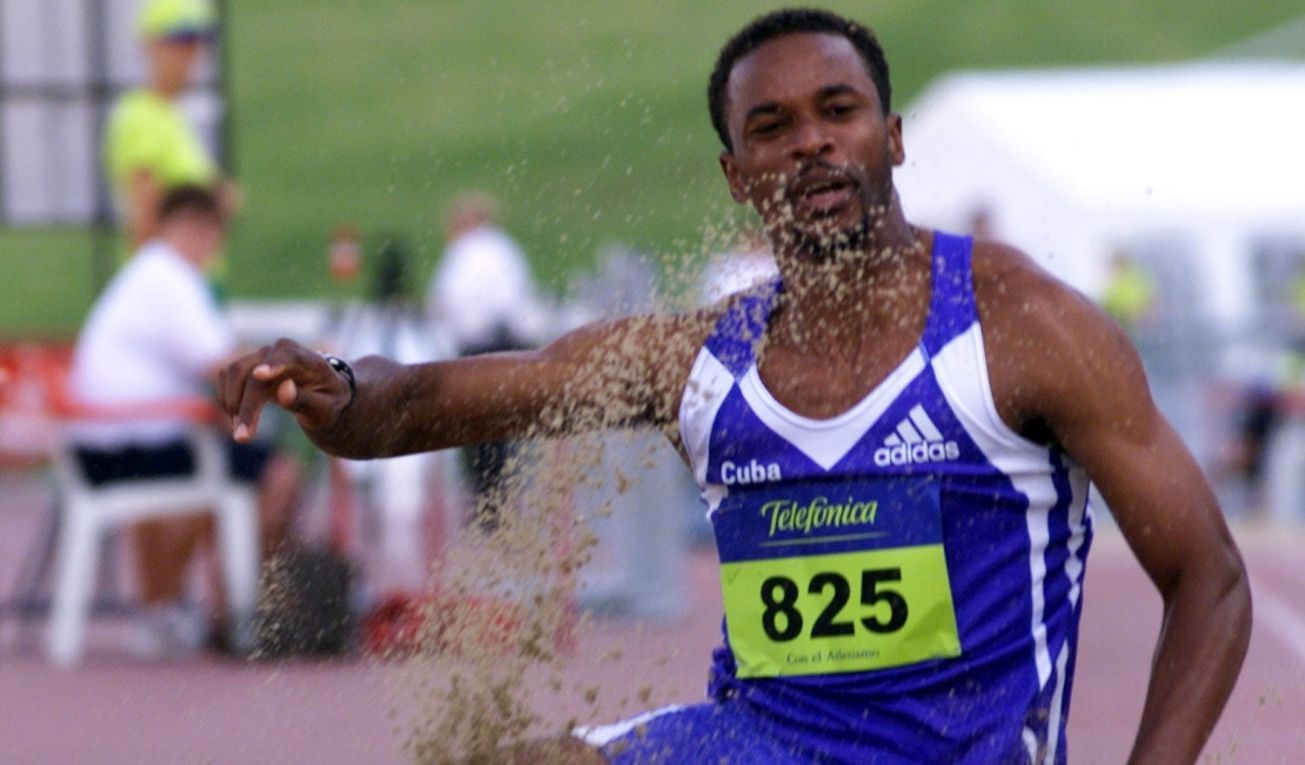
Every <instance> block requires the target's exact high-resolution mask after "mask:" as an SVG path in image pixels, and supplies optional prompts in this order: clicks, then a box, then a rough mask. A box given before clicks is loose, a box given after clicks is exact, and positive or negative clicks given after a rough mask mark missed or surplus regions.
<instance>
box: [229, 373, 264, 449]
mask: <svg viewBox="0 0 1305 765" xmlns="http://www.w3.org/2000/svg"><path fill="white" fill-rule="evenodd" d="M269 395H270V394H269V390H268V385H267V384H266V383H264V382H262V381H260V380H258V379H257V378H255V377H254V376H253V375H249V376H247V377H245V379H244V385H243V386H241V392H240V398H239V404H238V406H237V407H236V415H235V419H234V420H233V424H234V425H235V430H234V431H233V432H232V436H233V437H234V438H235V439H236V440H237V441H240V442H242V443H243V442H246V441H249V440H250V439H252V438H253V437H254V434H255V433H257V432H258V418H259V415H260V414H261V413H262V411H263V405H264V404H266V403H267V401H268V397H269Z"/></svg>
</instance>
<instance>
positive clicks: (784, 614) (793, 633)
mask: <svg viewBox="0 0 1305 765" xmlns="http://www.w3.org/2000/svg"><path fill="white" fill-rule="evenodd" d="M901 580H902V570H901V569H900V568H877V569H867V570H865V571H862V572H861V605H864V606H877V605H878V604H880V603H886V604H887V605H888V618H887V619H886V620H881V619H880V618H879V615H878V614H877V613H876V614H871V615H869V616H866V617H862V618H861V619H860V620H859V621H860V622H861V624H863V625H865V628H866V629H868V630H870V631H871V632H875V633H878V634H886V633H890V632H896V631H898V630H900V629H901V628H902V626H903V625H905V624H906V617H907V615H908V613H909V609H908V608H907V605H906V598H904V597H902V594H901V593H899V592H895V591H893V590H890V589H885V588H882V587H880V585H881V584H882V583H885V582H900V581H901ZM829 589H832V590H833V597H832V598H831V599H830V601H829V603H828V604H827V605H826V606H825V609H824V610H823V611H821V612H820V616H818V617H816V620H815V623H813V624H812V625H811V637H813V638H826V637H840V636H847V635H851V634H853V633H854V632H855V631H856V624H855V623H854V622H853V621H851V620H844V621H840V620H839V618H838V617H839V615H840V614H841V613H842V611H843V608H844V607H845V606H846V605H847V602H848V601H849V600H851V598H852V588H851V586H850V585H849V584H848V581H847V578H846V577H844V576H843V575H842V574H840V573H838V572H836V571H821V572H819V573H817V574H813V575H812V577H811V581H810V582H809V583H808V584H807V593H808V594H811V595H819V594H822V593H823V592H825V590H829ZM798 597H799V590H798V584H797V582H795V581H793V580H792V579H790V578H788V577H786V576H772V577H770V578H769V579H767V580H766V581H764V582H762V583H761V602H762V604H764V605H765V606H766V610H765V611H764V612H762V614H761V628H762V629H763V630H765V631H766V637H768V638H770V639H771V640H773V641H774V642H776V643H784V642H788V641H790V640H794V639H796V638H797V637H798V636H799V635H801V634H802V628H803V626H804V625H803V620H802V612H801V611H799V610H798V609H797V600H798Z"/></svg>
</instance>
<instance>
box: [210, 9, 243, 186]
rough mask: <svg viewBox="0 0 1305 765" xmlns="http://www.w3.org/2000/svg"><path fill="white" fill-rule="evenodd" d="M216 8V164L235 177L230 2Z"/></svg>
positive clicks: (226, 173) (230, 176) (231, 176)
mask: <svg viewBox="0 0 1305 765" xmlns="http://www.w3.org/2000/svg"><path fill="white" fill-rule="evenodd" d="M214 5H215V7H216V10H217V22H216V23H217V62H216V64H217V67H216V68H217V71H216V72H215V73H214V76H216V77H217V92H218V96H219V97H220V98H221V99H222V117H221V122H220V124H219V127H218V156H219V158H220V160H221V161H220V163H219V166H220V167H222V168H223V170H222V172H223V174H224V175H226V176H227V177H229V178H236V177H238V174H237V173H236V149H235V141H234V140H233V139H234V136H235V101H234V100H233V99H232V98H231V78H230V77H229V76H228V73H229V67H230V64H231V35H230V34H229V31H230V29H231V25H230V24H229V23H228V20H229V19H230V14H231V3H229V2H228V1H227V0H216V2H215V3H214Z"/></svg>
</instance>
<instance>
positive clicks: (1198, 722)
mask: <svg viewBox="0 0 1305 765" xmlns="http://www.w3.org/2000/svg"><path fill="white" fill-rule="evenodd" d="M990 249H991V250H992V251H989V252H986V253H984V252H983V251H980V252H976V261H975V263H976V288H977V289H976V292H977V293H978V294H979V296H980V310H981V311H982V313H983V318H984V326H985V341H986V343H987V346H988V356H989V362H988V363H989V369H990V374H991V377H992V386H993V392H994V398H996V399H997V404H998V409H999V410H1000V412H1001V415H1002V417H1003V419H1005V420H1006V422H1007V423H1008V424H1010V425H1011V426H1012V427H1013V428H1015V429H1016V430H1023V431H1024V432H1026V433H1028V432H1031V431H1037V430H1040V431H1042V432H1044V433H1046V434H1047V435H1049V436H1050V437H1052V438H1054V440H1055V441H1056V442H1058V443H1059V444H1060V445H1062V446H1063V447H1064V449H1065V451H1066V452H1067V453H1068V454H1069V455H1070V456H1071V457H1072V458H1073V459H1074V460H1075V461H1076V462H1078V463H1079V464H1080V465H1082V466H1083V468H1084V469H1085V470H1086V471H1087V473H1088V475H1089V476H1090V477H1091V479H1092V481H1093V482H1094V483H1095V484H1096V486H1097V487H1098V488H1099V489H1100V491H1101V493H1102V495H1103V496H1104V497H1105V499H1106V502H1107V503H1108V505H1109V506H1110V509H1111V511H1112V512H1113V514H1114V515H1115V518H1116V519H1117V520H1118V522H1119V527H1120V530H1121V531H1122V532H1123V534H1124V537H1125V539H1126V540H1127V541H1128V544H1129V546H1130V547H1131V548H1132V550H1133V552H1134V554H1135V555H1136V556H1137V559H1138V561H1139V562H1140V563H1141V564H1142V567H1143V568H1144V569H1145V570H1146V573H1147V574H1148V576H1150V578H1151V581H1152V582H1154V583H1155V586H1156V588H1157V589H1158V590H1159V592H1160V595H1161V597H1162V599H1163V601H1164V617H1163V622H1162V626H1161V631H1160V636H1159V642H1158V645H1157V647H1156V652H1155V656H1154V659H1153V662H1152V667H1151V679H1150V684H1149V686H1148V689H1147V696H1146V703H1145V706H1144V708H1143V713H1142V721H1141V724H1140V727H1139V730H1138V734H1137V739H1136V741H1135V743H1134V747H1133V753H1132V757H1131V758H1130V761H1131V762H1135V763H1143V762H1145V763H1158V762H1173V763H1190V762H1194V761H1195V760H1196V758H1197V757H1198V756H1199V754H1200V751H1201V748H1202V746H1204V744H1205V741H1206V739H1207V738H1208V736H1209V735H1210V732H1211V730H1212V729H1213V728H1214V724H1215V722H1216V721H1217V720H1218V718H1219V714H1220V713H1221V712H1222V710H1223V706H1224V704H1225V702H1226V701H1227V699H1228V695H1229V694H1230V693H1231V692H1232V688H1233V685H1234V684H1235V682H1236V679H1237V674H1238V672H1239V671H1240V669H1241V664H1242V659H1243V658H1244V657H1245V654H1246V647H1247V643H1248V642H1249V638H1250V628H1251V598H1250V589H1249V586H1248V583H1247V578H1246V572H1245V568H1244V565H1243V563H1242V560H1241V556H1240V554H1239V553H1238V551H1237V547H1236V545H1235V544H1234V542H1233V540H1232V537H1231V535H1230V534H1229V532H1228V528H1227V526H1226V525H1225V524H1224V521H1223V515H1222V513H1221V512H1220V510H1219V507H1218V505H1217V503H1216V501H1215V498H1214V494H1213V492H1212V491H1211V490H1210V487H1209V485H1208V484H1207V482H1206V480H1205V477H1204V476H1203V474H1202V473H1201V470H1200V468H1199V467H1198V466H1197V464H1196V462H1195V460H1194V459H1193V458H1192V456H1191V454H1190V453H1189V452H1188V450H1187V449H1186V447H1185V446H1184V445H1183V443H1182V442H1181V440H1180V439H1179V438H1178V436H1177V434H1176V433H1175V432H1174V430H1173V428H1171V427H1170V426H1169V424H1168V423H1167V422H1166V421H1165V420H1164V418H1163V417H1162V416H1161V415H1160V413H1159V412H1158V411H1157V410H1156V407H1155V404H1154V403H1153V401H1152V400H1151V396H1150V392H1149V390H1148V388H1147V384H1146V379H1145V376H1144V374H1143V372H1142V367H1141V364H1140V362H1139V360H1138V358H1137V354H1136V352H1135V351H1134V350H1133V348H1132V346H1131V344H1130V343H1129V341H1128V340H1127V338H1125V337H1124V335H1123V333H1122V332H1121V331H1120V330H1119V329H1118V327H1116V326H1115V325H1114V324H1113V323H1112V322H1111V321H1109V320H1108V319H1107V318H1105V317H1104V315H1103V314H1101V313H1100V312H1099V311H1098V310H1097V309H1096V308H1095V307H1094V306H1092V305H1091V304H1090V303H1089V302H1088V301H1086V300H1085V299H1083V298H1082V297H1081V296H1079V295H1077V294H1076V293H1073V292H1071V291H1070V290H1068V289H1066V288H1065V287H1064V286H1063V285H1060V284H1059V283H1057V282H1055V280H1053V279H1051V278H1050V277H1047V276H1046V275H1045V274H1042V273H1041V272H1039V271H1037V270H1036V268H1034V267H1033V266H1032V265H1030V264H1028V263H1027V262H1026V261H1025V260H1024V259H1023V257H1022V256H1019V255H1018V254H1017V253H1013V252H1011V251H1001V250H1000V249H999V248H990ZM981 253H982V254H981ZM984 255H986V256H987V257H984ZM999 283H1000V286H998V284H999Z"/></svg>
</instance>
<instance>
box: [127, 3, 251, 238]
mask: <svg viewBox="0 0 1305 765" xmlns="http://www.w3.org/2000/svg"><path fill="white" fill-rule="evenodd" d="M215 22H216V16H215V14H214V11H213V7H212V5H211V4H210V2H209V0H146V2H145V3H144V5H143V6H142V8H141V12H140V16H139V18H138V19H137V31H138V34H139V35H140V38H141V41H142V42H143V44H144V46H145V55H146V59H147V61H148V64H149V80H148V82H147V84H146V85H145V86H143V87H140V88H137V89H134V90H131V91H128V92H127V93H124V94H123V95H122V96H121V97H120V98H119V99H118V101H117V103H115V104H114V107H113V110H112V112H111V113H110V115H109V119H108V124H107V126H106V132H105V136H104V163H105V171H106V174H107V177H108V179H109V183H110V186H111V188H112V191H113V197H114V204H115V207H116V208H117V212H118V217H119V220H120V221H121V225H122V228H123V232H124V234H125V240H126V241H125V244H126V248H127V251H129V252H131V251H135V250H136V249H139V248H140V247H141V246H142V245H144V244H145V242H147V241H149V240H150V239H152V238H154V236H155V235H157V234H158V231H159V202H160V201H161V200H162V199H163V197H164V195H165V194H166V193H167V192H168V191H169V190H170V189H173V188H176V187H177V186H181V185H200V186H207V187H210V188H213V189H215V190H216V191H218V193H219V196H220V198H221V200H222V203H223V207H224V208H225V212H226V213H227V214H228V215H229V214H231V213H233V212H234V211H235V208H236V207H238V206H239V204H238V202H239V192H238V190H237V188H236V186H235V185H234V184H233V183H231V182H229V181H227V180H225V179H223V178H222V175H221V172H220V170H219V169H218V166H217V163H216V162H215V160H214V159H213V157H212V155H211V154H210V153H209V151H208V149H206V148H205V146H204V144H203V142H202V141H201V140H200V138H199V136H198V135H197V133H196V131H195V129H194V127H193V126H191V125H190V123H188V122H187V121H186V118H185V116H184V115H183V114H182V112H181V110H180V108H178V105H177V98H178V97H179V96H180V95H181V93H182V91H183V90H184V89H185V87H186V83H187V81H188V79H189V78H190V74H191V71H192V70H193V69H194V65H195V61H196V59H197V58H198V57H199V53H200V50H201V48H202V46H203V45H204V44H205V43H206V42H207V41H208V40H209V39H211V38H212V36H213V33H214V28H215Z"/></svg>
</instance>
